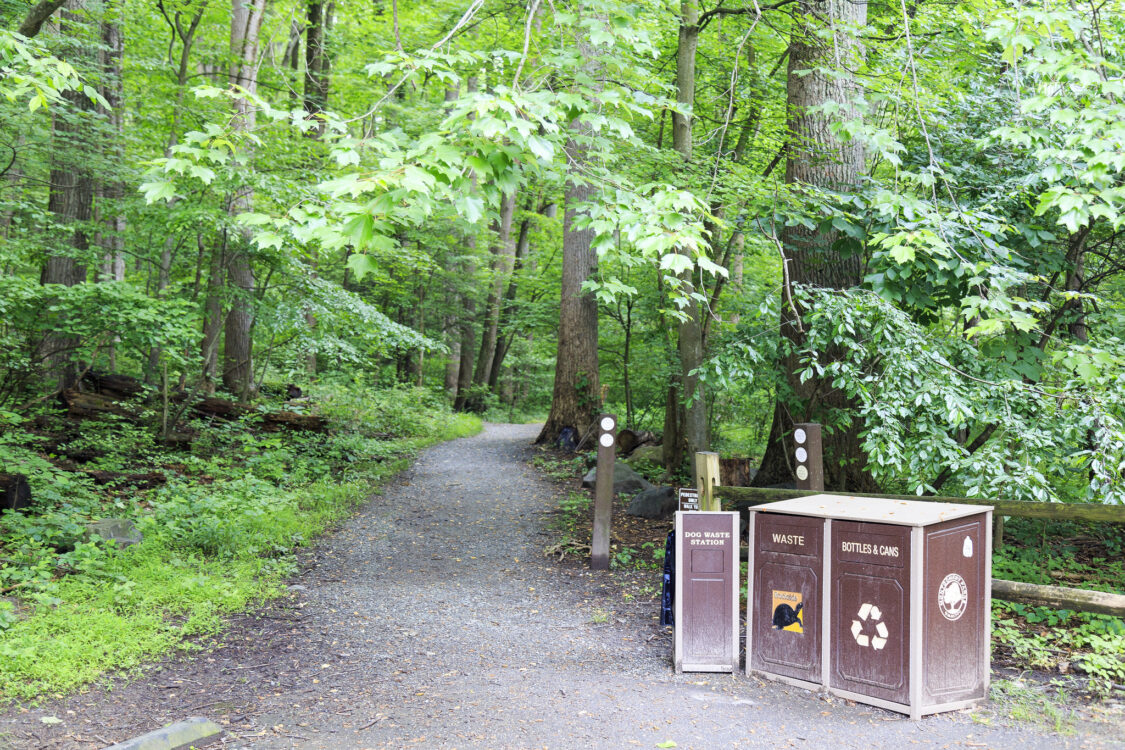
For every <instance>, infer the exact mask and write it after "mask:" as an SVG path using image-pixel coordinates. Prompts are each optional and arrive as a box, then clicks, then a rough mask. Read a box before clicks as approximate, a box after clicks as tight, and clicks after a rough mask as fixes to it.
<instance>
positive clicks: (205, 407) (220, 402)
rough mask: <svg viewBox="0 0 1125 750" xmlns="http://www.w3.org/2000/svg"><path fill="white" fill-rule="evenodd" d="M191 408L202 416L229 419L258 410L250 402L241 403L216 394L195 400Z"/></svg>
mask: <svg viewBox="0 0 1125 750" xmlns="http://www.w3.org/2000/svg"><path fill="white" fill-rule="evenodd" d="M191 410H192V411H194V412H195V413H196V414H199V415H200V416H204V417H218V418H219V419H227V420H234V419H238V418H239V417H243V416H246V415H247V414H250V413H252V412H255V411H257V409H255V408H254V407H253V406H250V405H248V404H239V403H236V402H234V401H227V400H226V399H224V398H217V397H215V396H208V397H207V398H205V399H203V400H202V401H197V402H195V403H194V404H192V405H191Z"/></svg>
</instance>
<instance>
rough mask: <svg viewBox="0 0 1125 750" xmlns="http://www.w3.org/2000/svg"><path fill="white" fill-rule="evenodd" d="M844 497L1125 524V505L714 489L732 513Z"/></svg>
mask: <svg viewBox="0 0 1125 750" xmlns="http://www.w3.org/2000/svg"><path fill="white" fill-rule="evenodd" d="M814 494H823V495H842V496H844V497H883V498H887V499H890V500H917V501H919V502H923V503H953V504H954V505H991V506H992V508H993V515H994V516H1016V517H1020V518H1046V519H1050V520H1053V521H1093V522H1100V523H1125V505H1099V504H1096V503H1036V502H1026V501H1022V500H992V499H988V500H986V499H983V498H976V499H973V498H967V497H939V496H934V495H924V496H917V495H876V494H868V493H861V492H823V493H815V492H810V491H808V490H784V489H774V488H772V487H729V486H726V485H724V486H721V487H716V488H715V496H716V497H718V498H720V499H722V500H724V501H725V502H726V503H727V507H728V508H729V509H730V510H745V509H746V508H750V507H752V506H755V505H762V504H763V503H772V502H774V501H777V500H787V499H789V498H791V497H805V496H807V495H814Z"/></svg>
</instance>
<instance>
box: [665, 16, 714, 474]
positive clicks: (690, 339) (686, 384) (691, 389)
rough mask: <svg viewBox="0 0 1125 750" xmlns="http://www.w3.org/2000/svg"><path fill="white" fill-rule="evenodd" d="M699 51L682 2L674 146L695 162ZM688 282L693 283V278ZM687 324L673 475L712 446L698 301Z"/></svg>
mask: <svg viewBox="0 0 1125 750" xmlns="http://www.w3.org/2000/svg"><path fill="white" fill-rule="evenodd" d="M698 49H699V2H698V0H683V1H682V2H681V4H680V31H679V40H678V43H677V45H676V103H677V104H679V105H680V106H681V107H682V108H683V109H684V110H686V114H685V113H684V112H680V111H676V112H673V113H672V147H673V148H675V150H676V151H677V152H679V154H680V156H681V157H683V160H684V163H685V164H688V163H690V162H691V158H692V150H693V148H694V139H693V138H692V114H691V112H692V109H693V107H694V106H695V67H696V54H697V51H698ZM685 281H686V282H687V283H688V284H689V285H692V284H693V281H692V279H691V276H690V274H688V275H687V278H685ZM683 313H684V315H685V317H684V319H683V320H680V321H678V322H677V323H676V342H677V343H676V350H677V354H678V355H679V361H678V363H677V364H678V367H677V368H676V371H675V372H674V373H673V376H672V382H671V383H670V384H669V386H668V388H669V393H668V397H667V399H666V401H665V413H664V456H663V457H664V466H665V468H667V469H668V470H669V471H675V470H677V469H679V468H680V466H681V465H682V464H683V462H684V455H685V452H686V454H687V455H689V456H691V455H694V454H695V453H696V452H697V451H705V450H707V448H708V444H709V442H710V441H709V439H708V435H707V403H706V398H705V395H704V392H703V384H702V383H701V382H700V380H699V376H698V375H696V374H693V373H694V372H695V371H696V370H697V369H698V368H699V367H700V366H701V365H702V364H703V314H704V313H703V310H702V308H701V307H700V304H699V301H698V300H696V299H694V298H692V299H689V300H688V303H687V307H686V308H685V309H684V310H683Z"/></svg>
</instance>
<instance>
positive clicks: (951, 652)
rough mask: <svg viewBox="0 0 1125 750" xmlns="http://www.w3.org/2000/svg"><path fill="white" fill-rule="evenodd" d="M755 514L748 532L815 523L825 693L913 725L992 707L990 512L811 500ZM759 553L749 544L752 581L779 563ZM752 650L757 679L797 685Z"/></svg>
mask: <svg viewBox="0 0 1125 750" xmlns="http://www.w3.org/2000/svg"><path fill="white" fill-rule="evenodd" d="M753 510H754V513H753V514H752V515H753V516H754V518H755V523H754V524H752V527H753V526H760V525H761V524H762V522H763V519H764V518H766V517H767V516H769V517H774V516H781V517H790V518H792V519H794V520H796V519H798V518H800V519H802V520H805V521H808V522H811V521H814V520H815V521H818V522H819V523H820V528H821V530H822V533H823V549H824V550H825V553H824V555H823V567H822V571H823V572H822V576H823V580H824V581H826V582H827V586H826V587H825V589H822V599H821V606H822V607H824V609H826V610H827V613H826V616H825V618H824V620H823V621H822V622H824V623H825V624H824V628H825V630H824V633H823V636H822V638H821V643H820V647H821V681H820V682H821V684H822V685H824V686H825V687H826V688H827V689H828V691H829V692H831V693H834V694H836V695H840V696H842V697H845V698H849V699H852V700H856V701H860V702H863V703H869V704H871V705H876V706H881V707H883V708H888V709H891V710H895V711H900V712H902V713H906V714H909V715H910V716H911V718H915V719H916V718H919V717H921V716H922V715H924V714H931V713H937V712H940V711H950V710H955V709H960V708H965V707H967V706H971V705H974V704H976V703H979V702H980V701H982V700H984V699H985V698H987V696H988V685H989V629H990V622H991V585H992V546H991V544H992V533H991V531H992V508H991V507H990V506H985V505H952V504H948V503H929V502H917V501H905V500H889V499H884V498H862V497H844V496H837V495H812V496H809V497H803V498H795V499H793V500H785V501H782V502H778V503H767V504H765V505H759V506H757V507H756V508H754V509H753ZM775 523H776V522H775ZM759 540H760V537H759ZM759 543H760V541H759ZM760 550H761V548H760V547H756V546H755V544H754V539H753V537H752V539H751V554H752V561H751V570H752V571H754V572H753V573H752V574H751V575H752V576H757V573H758V571H760V570H762V569H763V568H765V567H766V566H768V565H769V564H770V560H771V559H772V558H771V556H770V555H771V553H770V552H769V551H768V550H767V551H765V552H762V553H761V555H759V551H760ZM754 580H755V581H756V583H755V587H756V588H758V589H760V588H761V584H760V579H758V578H757V577H755V579H754ZM824 605H827V606H824ZM806 607H808V605H806ZM810 614H811V613H810ZM754 616H755V617H759V616H760V615H759V614H758V609H757V608H754ZM810 619H811V618H810ZM748 627H749V628H750V632H751V633H757V632H758V631H759V629H760V627H761V625H760V623H756V622H750V623H749V625H748ZM766 645H768V641H767V642H766ZM749 648H750V649H751V650H750V654H751V657H750V664H751V666H752V667H753V668H754V671H762V672H765V673H767V674H770V673H772V674H773V675H779V676H783V677H785V676H788V677H792V675H791V674H787V673H785V672H778V671H776V669H775V668H774V667H773V665H767V666H765V667H764V668H763V667H759V666H758V665H759V664H760V663H761V664H765V662H764V661H762V660H761V659H762V657H760V656H759V655H758V654H757V653H756V649H757V644H755V643H754V642H753V641H751V646H750V647H749ZM790 681H793V680H790ZM808 682H816V681H815V680H808Z"/></svg>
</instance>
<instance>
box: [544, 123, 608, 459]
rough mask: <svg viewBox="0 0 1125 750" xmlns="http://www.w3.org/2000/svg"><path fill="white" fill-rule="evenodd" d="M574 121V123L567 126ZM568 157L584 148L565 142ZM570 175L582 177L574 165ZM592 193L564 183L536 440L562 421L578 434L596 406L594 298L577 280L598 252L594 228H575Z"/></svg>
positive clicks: (548, 437)
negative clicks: (555, 315) (549, 375)
mask: <svg viewBox="0 0 1125 750" xmlns="http://www.w3.org/2000/svg"><path fill="white" fill-rule="evenodd" d="M572 127H574V126H572ZM567 152H568V153H569V155H570V161H571V162H572V163H575V164H581V163H582V160H583V158H584V154H583V152H582V150H581V148H579V147H578V146H577V145H576V144H575V143H574V142H573V141H571V142H570V143H568V144H567ZM572 176H573V177H574V178H577V179H579V180H580V179H582V178H581V175H580V174H579V173H578V172H577V170H575V171H572ZM593 194H594V188H593V186H591V185H589V184H588V183H580V184H578V183H576V182H571V183H570V184H569V185H568V186H567V189H566V199H565V201H566V202H565V210H564V213H563V267H562V288H561V302H560V304H559V336H558V349H557V354H556V356H555V385H554V391H553V392H552V395H551V412H550V414H549V415H548V417H547V423H546V424H544V425H543V429H542V431H540V433H539V437H538V438H537V439H536V442H538V443H550V442H554V440H555V439H557V438H558V435H559V432H560V431H561V430H562V429H563V428H564V427H572V428H574V429H575V430H577V431H578V434H579V436H581V434H582V433H584V432H585V431H586V429H587V428H588V427H589V426H590V425H591V424H593V422H594V420H595V419H596V418H597V415H598V412H599V411H600V410H601V401H600V398H599V393H598V391H599V388H598V303H597V300H596V299H595V298H594V295H593V294H592V293H591V292H588V291H584V290H583V289H582V284H583V282H585V281H586V279H588V278H590V277H591V276H593V275H594V274H595V273H596V272H597V269H598V254H597V252H595V251H594V249H593V248H592V247H591V243H592V242H593V240H594V230H592V229H582V230H579V229H575V227H574V221H575V219H576V218H577V215H578V211H577V206H578V205H579V204H580V203H583V202H585V201H588V200H589V199H590V198H591V197H592V196H593Z"/></svg>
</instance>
